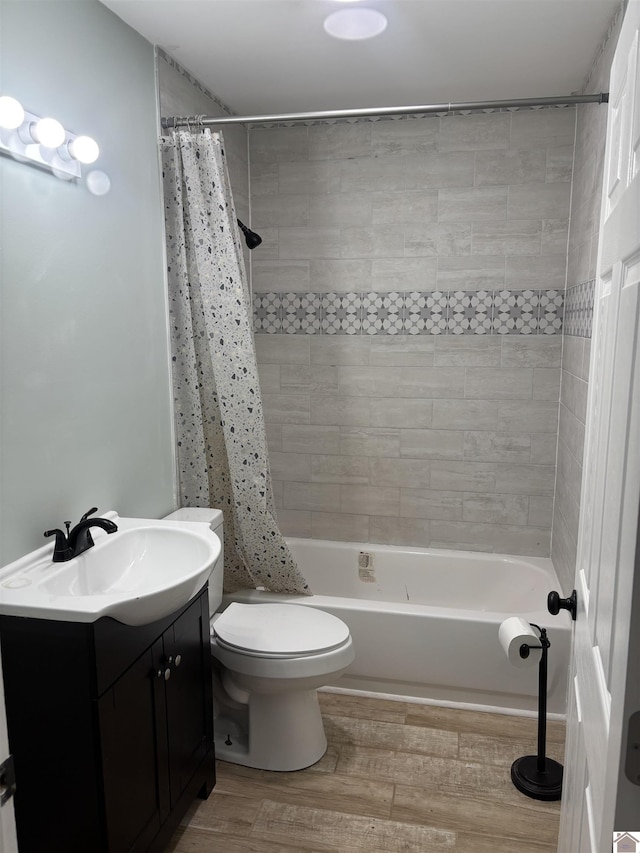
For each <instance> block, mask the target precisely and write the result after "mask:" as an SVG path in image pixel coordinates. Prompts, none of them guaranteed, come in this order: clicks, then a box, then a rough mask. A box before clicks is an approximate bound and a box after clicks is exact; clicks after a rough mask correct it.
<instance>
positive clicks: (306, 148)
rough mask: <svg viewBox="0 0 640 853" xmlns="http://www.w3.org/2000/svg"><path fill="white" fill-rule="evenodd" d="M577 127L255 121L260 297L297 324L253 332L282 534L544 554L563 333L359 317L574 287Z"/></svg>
mask: <svg viewBox="0 0 640 853" xmlns="http://www.w3.org/2000/svg"><path fill="white" fill-rule="evenodd" d="M574 129H575V112H574V110H573V109H561V110H558V109H554V110H536V111H527V112H524V111H523V112H515V113H495V114H479V115H470V116H455V117H444V118H441V119H440V118H425V119H412V120H399V121H379V122H358V123H354V124H349V123H345V124H335V125H317V126H311V127H285V128H279V127H275V128H256V129H253V130H252V131H251V132H250V173H251V204H252V215H253V218H252V223H253V227H254V228H255V230H257V231H258V232H259V233H260V234H261V236H262V237H263V240H264V243H263V245H262V246H261V247H260V248H259V249H258V250H256V251H255V252H254V255H255V257H253V258H252V265H253V288H254V294H255V297H256V300H258V304H259V306H260V307H261V309H264V311H265V312H267V313H268V305H269V304H271V305H272V306H273V308H272V315H274V316H276V319H277V318H279V319H280V321H281V322H282V321H283V320H284V319H285V318H286V317H287V316H288V317H289V325H288V327H287V328H284V327H283V326H282V325H281V326H280V327H279V328H278V329H276V330H274V329H273V328H269V324H268V323H265V325H263V326H262V328H260V327H259V328H257V329H256V331H257V332H258V334H257V335H256V346H257V352H258V362H259V365H260V372H261V380H262V390H263V395H264V404H265V413H266V420H267V426H268V434H269V445H270V453H271V466H272V475H273V478H274V485H275V490H276V499H277V504H278V518H279V521H280V523H281V526H282V529H283V531H284V533H285V534H288V535H300V536H312V537H315V538H329V539H343V540H344V539H346V540H354V541H373V542H386V543H391V544H404V545H421V546H434V547H445V548H463V549H478V550H484V551H496V552H510V553H519V554H530V555H548V554H549V550H550V535H551V519H552V512H553V493H554V481H555V459H556V441H557V428H558V398H559V384H560V358H561V337H560V335H558V334H549V331H547V329H545V330H544V331H543V333H541V332H540V330H539V329H538V327H537V326H531V324H525V326H526V328H525V327H523V326H522V325H520V326H519V327H517V324H511V325H510V326H508V324H504V323H503V324H502V325H501V326H499V327H495V326H493V325H492V326H491V327H490V328H489V329H485V330H484V331H483V332H481V333H479V332H478V331H476V328H477V327H474V328H473V329H471V330H470V329H468V328H467V329H462V330H460V329H459V327H454V328H452V327H450V326H449V325H447V327H446V328H445V329H444V330H443V331H444V332H445V333H444V334H437V333H434V332H433V330H432V328H430V329H429V330H428V331H427V330H426V329H419V330H418V331H415V330H414V329H411V328H407V327H403V326H402V324H401V326H400V328H398V326H397V323H395V322H392V323H387V324H386V325H385V324H382V326H381V325H380V324H379V323H376V322H374V323H370V324H369V325H368V326H366V324H365V322H364V320H365V319H366V317H367V316H369V315H370V313H371V311H369V310H368V309H367V307H366V306H371V305H373V306H377V308H376V311H377V310H378V309H379V308H380V307H381V306H383V307H384V306H388V305H389V304H397V297H398V296H400V298H401V302H400V304H401V307H403V308H404V309H405V314H404V315H401V317H400V320H401V321H404V319H406V306H407V297H408V296H410V295H412V294H417V295H418V296H419V297H421V298H422V299H429V298H436V293H446V294H448V296H447V298H448V299H450V294H452V293H453V294H456V293H462V294H463V296H464V298H465V299H468V298H469V295H470V294H471V295H472V296H473V297H476V298H479V297H480V294H481V293H485V294H488V293H490V294H491V299H492V300H494V301H493V302H492V303H491V304H492V305H493V306H494V312H495V298H496V294H498V295H499V294H501V293H503V292H504V291H507V292H508V294H509V295H508V297H506V298H507V299H511V300H512V302H513V304H519V303H523V304H524V303H525V302H527V300H528V299H529V298H530V297H529V294H526V291H530V292H532V293H534V294H540V292H544V293H548V292H549V291H556V292H558V291H560V292H562V291H564V286H565V271H566V252H567V233H568V215H569V201H570V191H571V168H572V161H573V140H574ZM258 253H259V254H258ZM392 294H393V297H392V296H391V295H392ZM351 296H355V297H357V298H358V299H359V300H360V301H359V302H358V303H357V307H358V308H359V310H360V313H358V311H354V310H351V306H352V300H351ZM385 296H386V297H387V300H386V301H385V300H384V299H383V297H385ZM269 300H271V302H269ZM394 300H395V301H394ZM402 300H404V301H402ZM446 304H447V306H449V305H450V304H451V302H450V301H449V302H447V303H446ZM527 304H530V303H529V302H527ZM323 305H325V306H327V305H329V306H330V307H331V311H329V314H333V315H335V314H336V310H337V309H336V308H335V306H336V305H338V306H339V307H340V310H341V311H342V313H341V314H340V319H341V324H342V325H341V329H340V332H339V333H337V334H336V333H332V332H331V330H330V327H329V326H328V325H327V324H326V322H325V319H326V317H327V314H326V313H325V314H322V306H323ZM343 309H344V310H343ZM278 310H279V311H280V313H279V314H278V313H277V312H278ZM314 312H316V313H317V312H319V313H320V325H319V326H318V325H317V323H316V324H314V322H310V323H309V322H307V320H308V316H309V313H311V315H313V314H314ZM374 313H375V312H374ZM394 313H397V311H395V312H394V311H391V315H393V314H394ZM462 313H464V312H462ZM265 316H266V315H265ZM492 316H495V313H494V315H492ZM537 316H539V315H537ZM388 317H389V312H387V314H386V315H385V318H387V319H388ZM376 319H380V318H379V315H377V316H376ZM560 323H561V315H560ZM357 324H359V325H357ZM480 325H481V324H480ZM560 328H561V326H558V325H557V326H556V328H555V329H553V331H558V330H559V329H560ZM371 329H373V331H371ZM394 329H395V331H396V333H395V334H394V333H393V330H394ZM487 331H488V332H490V333H489V334H487V333H486V332H487ZM461 332H462V333H461ZM523 332H527V333H526V334H525V333H523Z"/></svg>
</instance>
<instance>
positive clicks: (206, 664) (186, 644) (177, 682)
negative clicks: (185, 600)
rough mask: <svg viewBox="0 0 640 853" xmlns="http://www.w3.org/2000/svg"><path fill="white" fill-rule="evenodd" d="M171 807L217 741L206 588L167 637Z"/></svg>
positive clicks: (170, 629)
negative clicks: (214, 732)
mask: <svg viewBox="0 0 640 853" xmlns="http://www.w3.org/2000/svg"><path fill="white" fill-rule="evenodd" d="M163 641H164V653H165V660H166V663H167V665H168V666H170V667H171V678H170V679H169V680H168V681H166V682H165V690H166V700H167V702H166V708H167V740H168V744H169V778H170V790H171V807H172V808H173V806H174V805H175V803H176V802H177V801H178V798H179V797H180V795H181V793H182V792H183V791H184V789H185V788H186V786H187V785H188V783H189V781H190V780H191V778H192V777H193V774H194V772H195V771H196V769H197V767H198V765H199V764H200V762H201V761H202V759H203V758H204V756H205V754H206V752H207V751H208V750H209V749H211V744H212V741H213V704H212V698H211V652H210V647H209V610H208V602H207V595H206V591H205V593H204V594H203V595H201V596H200V597H199V598H198V599H196V600H195V601H194V602H193V604H192V605H191V606H190V607H189V608H188V609H187V610H186V611H185V612H184V613H183V614H182V616H180V617H179V619H177V620H176V621H175V622H174V624H173V625H172V626H171V628H169V630H168V631H166V632H165V634H164V635H163Z"/></svg>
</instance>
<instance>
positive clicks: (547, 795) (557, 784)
mask: <svg viewBox="0 0 640 853" xmlns="http://www.w3.org/2000/svg"><path fill="white" fill-rule="evenodd" d="M530 624H531V627H532V628H537V629H538V631H539V632H540V645H539V646H532V645H529V643H523V644H522V645H521V646H520V657H521V658H527V657H529V654H530V651H531V649H542V655H541V656H540V664H539V670H538V754H537V755H524V756H523V757H522V758H517V759H516V760H515V761H514V762H513V764H512V765H511V781H512V782H513V784H514V785H515V786H516V788H517V789H518V790H519V791H520V792H521V793H523V794H526V796H527V797H531V798H532V799H534V800H559V799H560V796H561V794H562V773H563V767H562V764H559V763H558V762H557V761H554V760H553V759H552V758H547V756H546V739H547V651H548V649H549V646H550V645H551V643H550V642H549V639H548V637H547V631H546V628H541V627H540V626H539V625H534V624H533V622H531V623H530Z"/></svg>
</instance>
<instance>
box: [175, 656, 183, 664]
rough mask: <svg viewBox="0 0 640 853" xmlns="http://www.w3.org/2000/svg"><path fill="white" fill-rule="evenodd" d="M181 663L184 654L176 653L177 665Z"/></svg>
mask: <svg viewBox="0 0 640 853" xmlns="http://www.w3.org/2000/svg"><path fill="white" fill-rule="evenodd" d="M181 663H182V655H176V659H175V665H176V666H180V664H181Z"/></svg>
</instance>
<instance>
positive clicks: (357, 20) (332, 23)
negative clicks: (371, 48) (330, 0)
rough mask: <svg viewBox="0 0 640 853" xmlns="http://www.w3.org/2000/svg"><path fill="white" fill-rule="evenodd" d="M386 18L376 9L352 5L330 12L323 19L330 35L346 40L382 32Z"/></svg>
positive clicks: (370, 36)
mask: <svg viewBox="0 0 640 853" xmlns="http://www.w3.org/2000/svg"><path fill="white" fill-rule="evenodd" d="M386 27H387V18H386V16H385V15H383V14H382V12H378V11H377V9H368V8H366V7H363V6H353V7H350V8H348V9H340V10H339V11H338V12H332V13H331V14H330V15H328V16H327V17H326V18H325V20H324V29H325V31H326V32H327V33H329V35H330V36H333V37H334V38H337V39H346V40H347V41H360V40H362V39H370V38H374V36H379V35H380V33H382V32H384V30H385V29H386Z"/></svg>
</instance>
